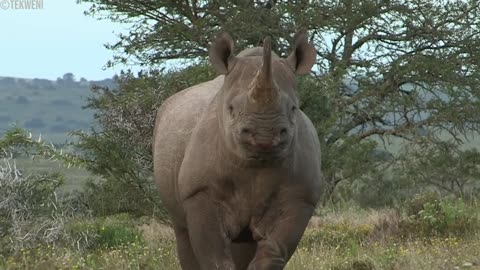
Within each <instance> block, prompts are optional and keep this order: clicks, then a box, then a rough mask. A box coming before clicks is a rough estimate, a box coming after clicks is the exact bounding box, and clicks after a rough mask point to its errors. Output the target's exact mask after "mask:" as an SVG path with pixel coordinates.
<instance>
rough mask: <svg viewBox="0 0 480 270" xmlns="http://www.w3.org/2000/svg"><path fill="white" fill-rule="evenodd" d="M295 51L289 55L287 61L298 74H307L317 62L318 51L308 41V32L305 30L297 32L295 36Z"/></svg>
mask: <svg viewBox="0 0 480 270" xmlns="http://www.w3.org/2000/svg"><path fill="white" fill-rule="evenodd" d="M294 40H295V42H294V47H293V51H292V52H291V53H290V55H289V56H288V57H287V62H288V63H289V64H290V65H291V66H292V68H293V69H294V70H295V73H296V74H298V75H303V74H307V73H309V72H310V70H311V69H312V66H313V64H315V59H316V57H317V53H316V51H315V47H314V46H313V45H312V44H310V43H308V40H307V34H306V33H305V32H303V31H301V32H297V33H296V34H295V37H294Z"/></svg>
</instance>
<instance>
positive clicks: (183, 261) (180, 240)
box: [174, 227, 201, 270]
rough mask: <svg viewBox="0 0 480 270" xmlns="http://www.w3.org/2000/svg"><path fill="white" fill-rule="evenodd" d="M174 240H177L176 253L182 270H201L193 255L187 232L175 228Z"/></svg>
mask: <svg viewBox="0 0 480 270" xmlns="http://www.w3.org/2000/svg"><path fill="white" fill-rule="evenodd" d="M174 230H175V238H176V240H177V253H178V258H179V260H180V265H181V267H182V269H183V270H201V268H200V265H199V264H198V262H197V259H196V258H195V255H194V254H193V250H192V246H191V244H190V239H189V237H188V231H187V229H184V228H179V227H175V228H174Z"/></svg>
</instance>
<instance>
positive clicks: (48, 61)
mask: <svg viewBox="0 0 480 270" xmlns="http://www.w3.org/2000/svg"><path fill="white" fill-rule="evenodd" d="M0 1H6V0H0ZM88 7H89V5H87V4H81V5H80V4H77V3H76V0H43V9H37V10H15V9H11V8H10V9H0V76H11V77H22V78H45V79H56V78H57V77H61V76H62V75H63V74H64V73H67V72H72V73H73V74H74V75H75V77H76V78H77V79H79V78H81V77H85V78H87V79H89V80H98V79H104V78H110V77H112V76H113V75H114V74H115V73H119V72H120V70H121V69H122V68H123V69H125V68H127V67H125V66H116V67H115V68H114V69H111V68H110V69H107V70H103V67H104V65H105V63H106V62H107V61H108V60H110V59H111V58H112V55H113V52H112V51H109V50H107V49H106V48H105V47H104V46H103V44H104V43H108V42H110V43H111V42H114V41H116V40H117V38H116V34H118V33H120V32H126V30H125V29H126V26H124V25H122V24H118V23H112V22H110V21H107V20H102V21H99V20H97V19H96V18H92V17H90V16H85V15H83V12H84V11H85V10H87V9H88ZM132 68H133V69H134V70H138V68H136V67H132Z"/></svg>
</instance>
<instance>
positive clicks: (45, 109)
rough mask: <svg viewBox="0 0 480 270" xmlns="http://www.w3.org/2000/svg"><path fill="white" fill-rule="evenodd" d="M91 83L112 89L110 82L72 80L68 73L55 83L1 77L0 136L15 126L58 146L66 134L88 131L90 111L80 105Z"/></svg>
mask: <svg viewBox="0 0 480 270" xmlns="http://www.w3.org/2000/svg"><path fill="white" fill-rule="evenodd" d="M93 84H95V85H100V86H107V87H109V88H114V87H115V83H114V80H113V79H105V80H100V81H88V80H86V79H85V78H81V79H80V80H75V78H74V76H73V74H71V73H66V74H65V75H63V76H62V78H58V79H57V80H56V81H52V80H46V79H36V78H35V79H24V78H12V77H0V136H2V135H3V133H4V132H5V131H6V130H7V129H9V128H11V127H13V126H15V125H16V126H19V127H22V128H26V129H27V130H29V131H31V132H32V133H33V134H34V135H39V134H42V137H43V138H45V139H47V140H48V141H52V142H56V143H61V142H63V141H65V140H66V139H67V136H66V132H68V131H71V130H78V129H82V130H86V129H89V128H90V127H91V126H92V121H93V112H92V111H91V110H88V109H82V106H84V105H85V104H86V100H87V97H88V96H90V94H91V92H90V86H91V85H93Z"/></svg>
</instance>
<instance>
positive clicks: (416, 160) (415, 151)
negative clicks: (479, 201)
mask: <svg viewBox="0 0 480 270" xmlns="http://www.w3.org/2000/svg"><path fill="white" fill-rule="evenodd" d="M405 150H406V151H405V152H404V153H402V154H403V158H402V168H403V172H404V175H405V178H408V179H409V181H412V182H414V184H415V185H416V186H417V187H420V188H428V187H432V186H433V187H435V188H436V189H438V190H439V191H440V192H443V193H447V194H454V195H461V196H465V195H469V194H472V195H473V196H475V195H478V188H479V187H480V167H479V166H478V164H480V152H478V150H477V149H476V148H473V149H467V150H461V149H457V147H455V145H454V144H453V143H452V142H438V143H436V144H431V143H429V142H426V141H421V142H419V143H418V146H417V147H411V148H407V149H405Z"/></svg>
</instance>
